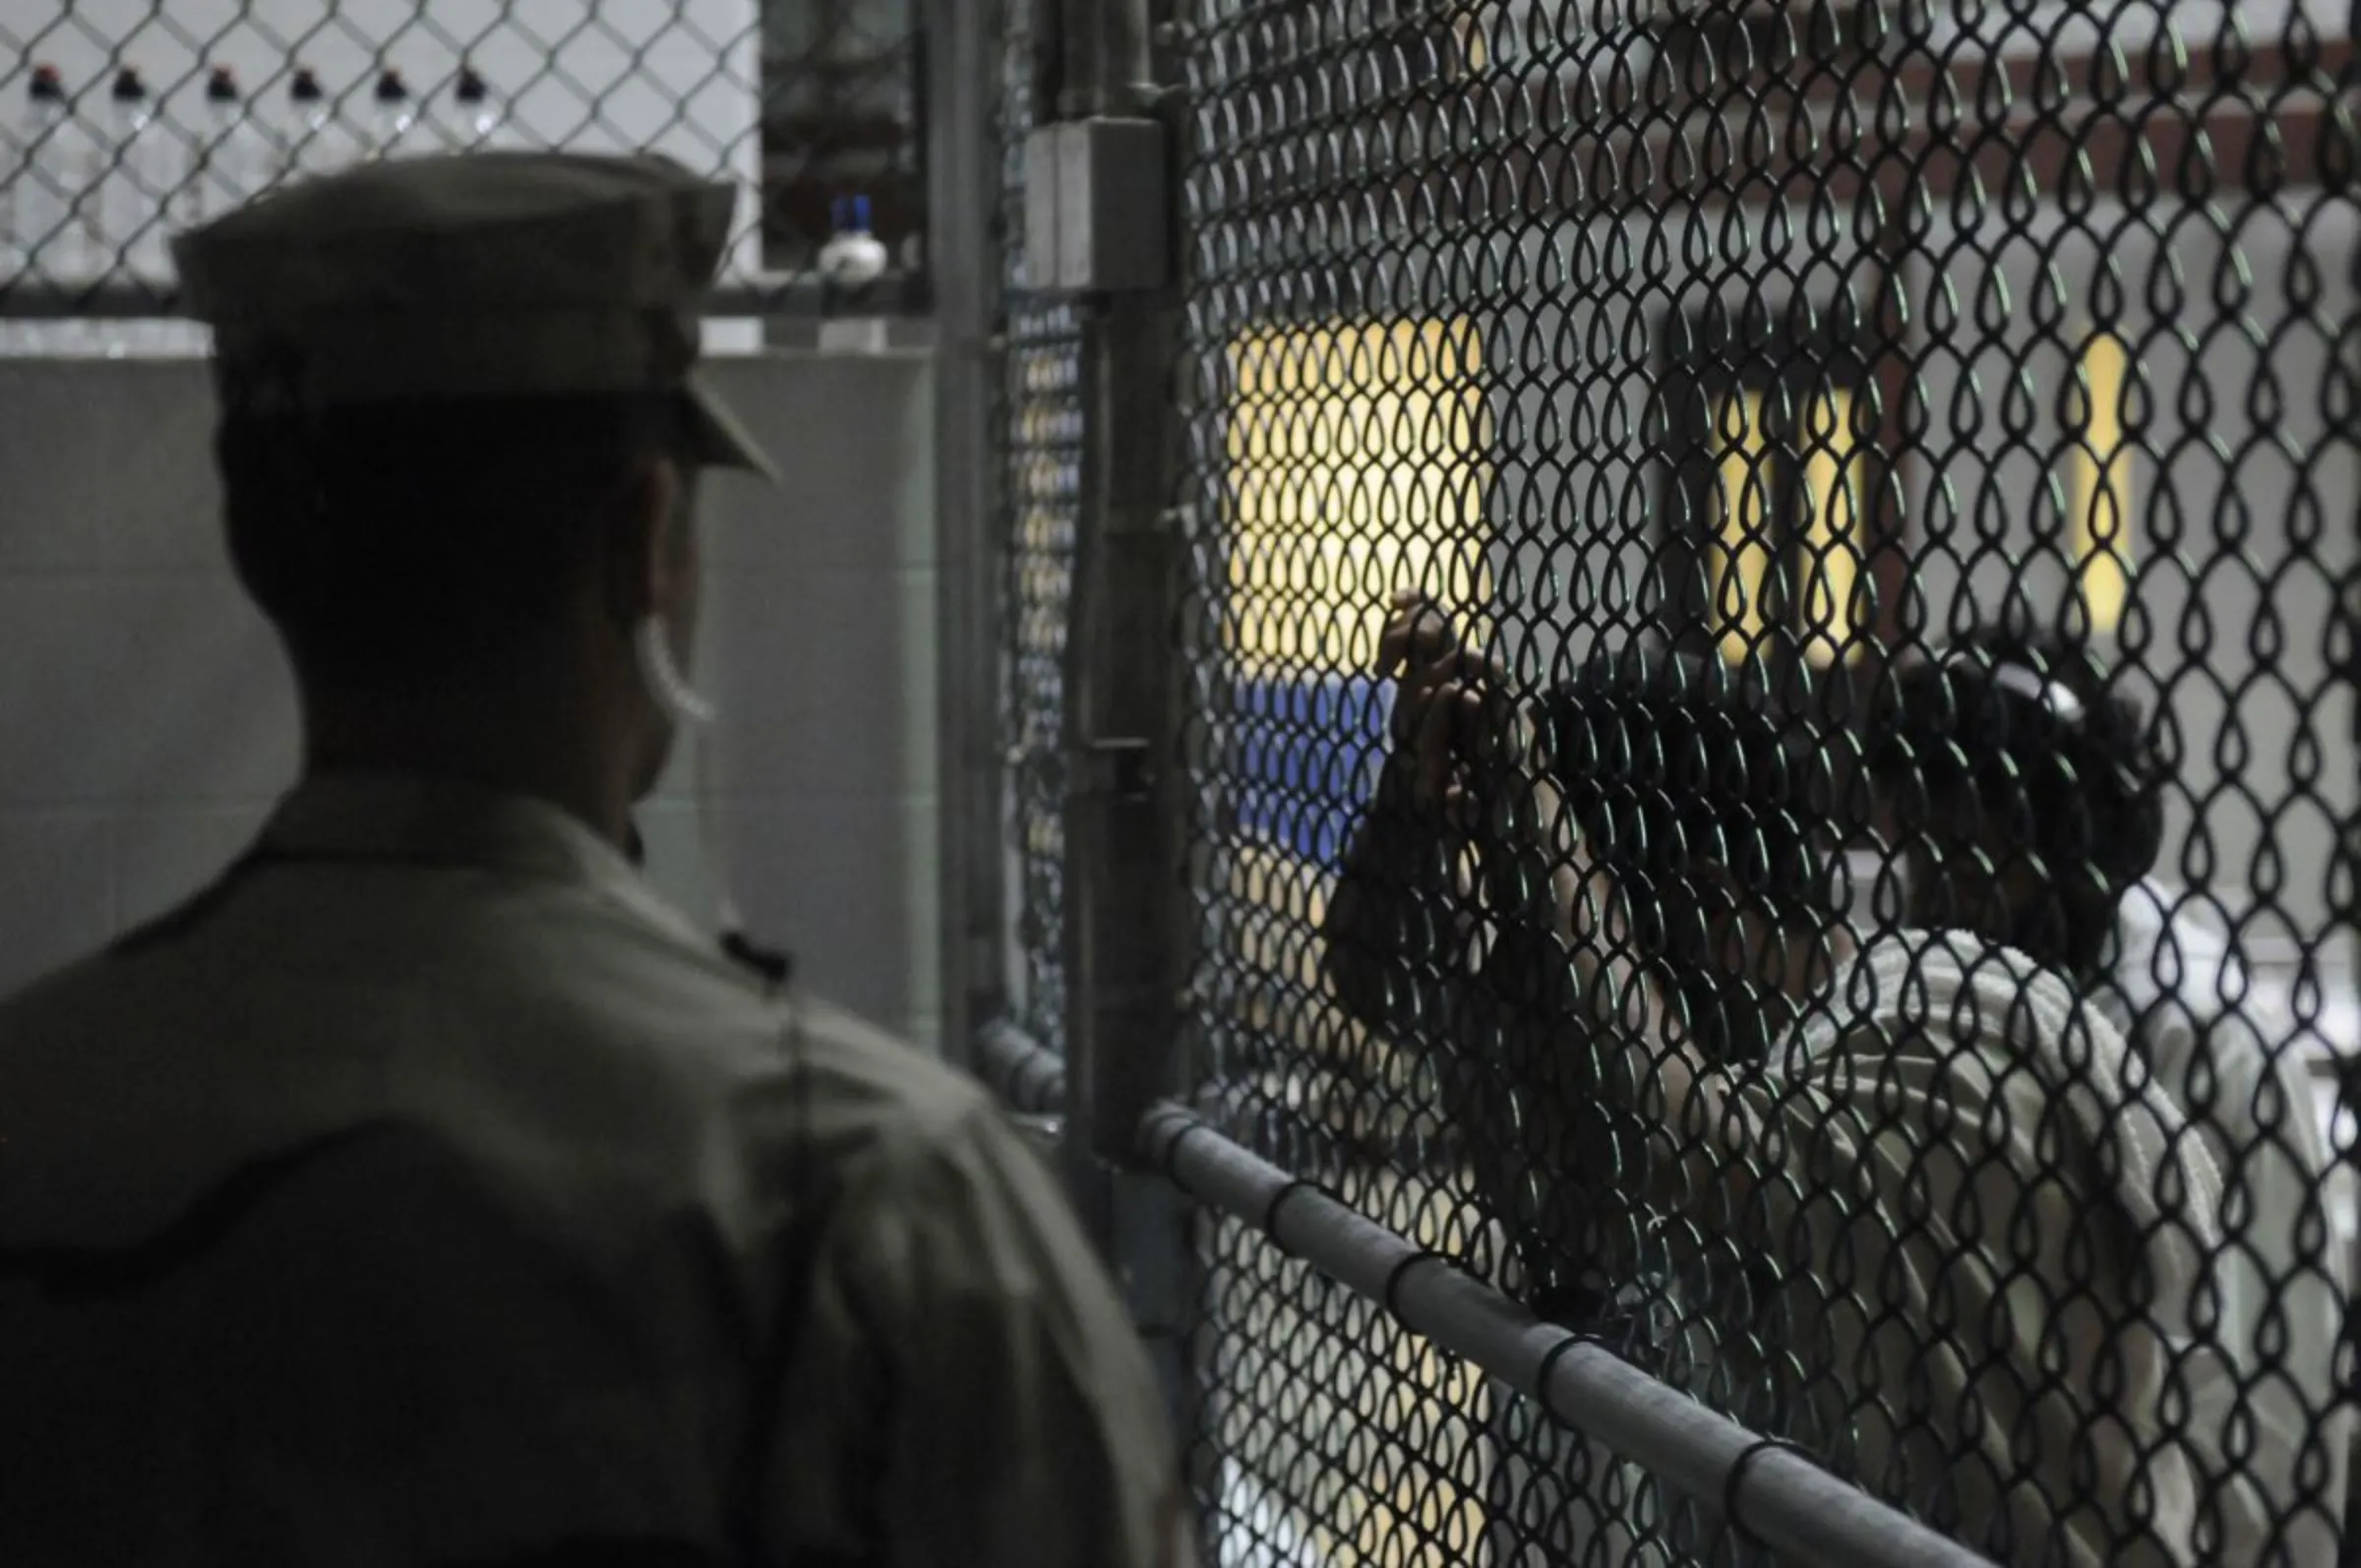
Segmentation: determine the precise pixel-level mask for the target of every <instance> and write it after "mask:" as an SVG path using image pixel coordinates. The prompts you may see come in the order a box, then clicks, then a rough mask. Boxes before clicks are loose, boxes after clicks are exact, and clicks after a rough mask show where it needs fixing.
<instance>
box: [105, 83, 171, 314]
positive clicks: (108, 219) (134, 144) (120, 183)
mask: <svg viewBox="0 0 2361 1568" xmlns="http://www.w3.org/2000/svg"><path fill="white" fill-rule="evenodd" d="M107 96H108V98H109V100H110V102H111V106H112V108H113V111H114V112H113V119H112V125H111V127H110V134H109V137H108V142H109V147H108V149H107V151H108V156H107V167H106V169H105V170H104V172H103V173H102V175H101V176H100V182H99V186H100V200H99V211H100V214H101V216H100V231H101V234H102V236H103V238H102V240H101V256H102V265H103V264H104V258H107V257H111V258H113V259H114V262H115V264H116V265H118V266H120V267H121V268H122V269H123V270H124V271H127V272H129V273H130V274H131V276H132V278H133V280H135V281H137V282H140V283H145V284H151V285H152V284H161V283H162V282H163V281H164V279H165V278H166V277H167V276H168V275H169V272H170V268H171V261H170V256H169V253H168V252H167V250H166V248H165V243H164V230H165V226H166V216H167V212H166V200H167V197H168V194H169V192H170V188H171V182H170V179H169V176H168V171H167V170H166V168H165V166H164V165H165V160H164V156H163V153H164V147H163V144H162V142H161V141H160V140H159V139H158V138H157V135H156V129H155V104H154V102H153V100H151V98H150V97H149V96H148V84H147V83H146V82H144V81H142V80H141V79H140V72H139V68H138V67H137V66H129V65H127V66H125V67H123V69H122V70H120V71H118V72H116V73H115V85H114V88H113V90H111V91H110V92H109V93H108V94H107Z"/></svg>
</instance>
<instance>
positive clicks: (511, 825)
mask: <svg viewBox="0 0 2361 1568" xmlns="http://www.w3.org/2000/svg"><path fill="white" fill-rule="evenodd" d="M256 849H257V853H258V854H259V855H260V856H262V857H263V858H265V859H270V860H291V861H306V860H309V861H348V862H378V863H384V864H389V865H411V866H442V867H459V868H467V869H471V870H478V871H487V872H495V873H506V874H511V875H517V876H529V877H536V878H544V879H548V880H552V881H559V882H568V883H573V884H575V885H576V886H582V887H586V888H588V889H590V890H592V891H594V892H596V893H598V894H600V895H603V896H604V897H606V898H608V899H611V900H613V901H615V902H618V903H621V904H624V905H626V906H628V907H630V908H631V909H632V910H634V911H635V912H636V913H638V914H639V915H640V916H642V917H643V918H646V919H649V920H652V921H654V922H656V923H657V924H659V925H661V926H663V927H664V928H665V929H666V930H667V931H668V932H670V933H671V934H672V935H676V936H679V937H681V938H682V939H684V940H686V941H689V942H691V943H692V944H694V945H696V946H698V947H700V948H701V947H702V946H704V945H705V943H704V942H703V941H702V940H701V939H700V937H699V935H698V934H697V932H696V928H695V927H693V926H692V925H691V924H690V923H689V921H688V920H687V919H686V918H685V917H684V916H682V915H681V913H680V912H679V911H678V910H675V909H674V908H672V906H671V905H669V904H667V903H665V902H664V901H663V900H662V899H661V898H659V897H657V896H656V894H655V893H654V891H653V890H652V889H650V888H649V887H648V885H647V883H646V881H645V880H644V879H643V878H642V877H641V876H640V874H639V872H638V870H637V868H636V867H634V866H633V865H632V863H631V862H630V861H629V860H627V859H626V858H625V857H624V855H623V853H622V851H620V850H618V849H617V848H616V847H615V846H614V845H612V844H610V843H608V842H607V841H606V840H605V839H604V838H602V837H600V836H599V835H598V833H596V832H595V831H593V830H592V829H591V827H590V826H589V824H587V823H585V822H583V821H582V820H581V819H580V818H579V817H576V816H575V814H573V813H571V812H568V811H566V810H565V809H563V808H562V807H559V806H556V805H554V804H552V803H550V802H548V801H543V800H538V799H536V798H534V797H532V796H529V795H519V794H514V793H511V792H508V791H504V790H495V789H488V788H486V787H484V786H482V785H477V784H467V783H462V782H459V781H457V780H452V779H433V778H421V777H409V776H401V775H393V774H361V773H343V774H330V775H327V776H323V777H318V778H312V779H307V780H305V781H304V782H303V783H301V784H299V785H297V786H296V787H295V789H294V790H292V791H291V792H290V793H289V794H288V795H287V796H286V798H285V799H284V800H282V801H281V802H280V803H279V806H278V810H277V811H276V812H274V813H273V814H272V817H271V820H270V822H269V824H268V825H266V826H265V827H264V829H263V834H262V839H261V841H260V843H259V844H258V845H257V846H256Z"/></svg>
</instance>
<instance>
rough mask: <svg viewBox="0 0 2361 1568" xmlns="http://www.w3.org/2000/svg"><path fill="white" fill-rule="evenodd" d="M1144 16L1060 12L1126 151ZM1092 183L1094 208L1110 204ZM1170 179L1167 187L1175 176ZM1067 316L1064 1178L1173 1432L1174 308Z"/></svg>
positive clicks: (1166, 166)
mask: <svg viewBox="0 0 2361 1568" xmlns="http://www.w3.org/2000/svg"><path fill="white" fill-rule="evenodd" d="M1151 21H1152V18H1151V15H1150V10H1149V0H1067V3H1066V5H1065V8H1064V17H1063V29H1064V51H1063V70H1064V84H1063V90H1062V91H1061V92H1060V94H1059V108H1060V110H1061V111H1063V113H1064V114H1066V115H1067V116H1069V117H1070V116H1075V115H1079V116H1081V117H1084V118H1087V119H1090V120H1092V121H1093V122H1094V123H1093V126H1092V128H1091V129H1092V130H1094V131H1105V132H1108V133H1111V136H1112V139H1113V140H1119V141H1120V142H1121V143H1122V145H1124V146H1126V147H1131V148H1137V147H1138V146H1140V145H1141V143H1140V139H1139V138H1138V137H1137V136H1136V135H1133V134H1131V133H1135V132H1138V131H1139V130H1141V129H1142V124H1141V122H1143V121H1145V120H1146V119H1148V118H1149V117H1151V116H1152V115H1153V114H1154V112H1155V110H1156V108H1157V105H1158V101H1159V99H1158V94H1157V91H1156V89H1155V87H1154V84H1153V81H1152V76H1153V60H1152V58H1151V54H1150V38H1151V32H1150V23H1151ZM1160 145H1161V146H1162V147H1163V148H1164V149H1165V151H1164V152H1163V154H1162V157H1161V161H1160V163H1159V166H1158V167H1156V168H1154V169H1150V170H1142V171H1140V172H1141V173H1142V174H1143V176H1144V175H1147V174H1164V175H1167V176H1169V174H1170V172H1171V167H1170V165H1171V155H1170V148H1171V147H1172V145H1173V139H1172V138H1171V137H1170V136H1169V135H1168V136H1166V137H1164V138H1163V139H1161V144H1160ZM1085 185H1086V186H1087V188H1088V190H1089V192H1090V195H1091V198H1092V199H1093V200H1096V199H1099V198H1101V197H1104V196H1106V195H1107V194H1109V193H1108V191H1107V190H1106V188H1105V187H1104V186H1102V185H1099V184H1097V183H1095V182H1088V181H1086V182H1085ZM1163 185H1164V189H1165V190H1166V191H1167V192H1168V193H1169V191H1170V189H1171V184H1170V180H1169V177H1168V178H1167V179H1166V180H1165V181H1164V182H1163ZM1071 194H1072V193H1070V192H1067V191H1065V190H1062V189H1061V191H1060V193H1059V202H1060V204H1061V210H1060V213H1059V217H1060V221H1078V222H1080V223H1081V225H1082V226H1083V227H1085V228H1093V227H1094V224H1096V221H1097V220H1098V219H1100V218H1103V217H1105V216H1106V215H1107V214H1106V213H1105V212H1102V211H1096V210H1094V211H1092V212H1091V213H1090V214H1088V215H1082V214H1078V213H1077V212H1076V211H1073V210H1071V209H1065V208H1063V207H1062V204H1063V203H1064V202H1065V201H1066V200H1067V198H1068V196H1069V195H1071ZM1168 211H1169V210H1168ZM1107 237H1108V236H1107V235H1106V234H1105V232H1104V231H1103V227H1100V228H1098V229H1097V231H1096V232H1094V239H1096V240H1105V239H1106V238H1107ZM1088 250H1089V254H1090V255H1091V256H1092V257H1093V258H1098V257H1101V256H1103V255H1106V254H1108V252H1107V250H1106V248H1105V247H1104V246H1102V245H1100V244H1096V243H1094V244H1092V245H1091V246H1089V247H1088ZM1162 271H1165V272H1166V273H1168V274H1169V271H1170V268H1169V266H1167V267H1165V268H1163V269H1162ZM1125 275H1129V274H1128V273H1127V272H1126V274H1125ZM1076 309H1077V311H1078V313H1079V315H1080V317H1081V321H1082V333H1083V335H1082V393H1083V407H1084V410H1085V431H1084V438H1083V459H1082V475H1081V510H1080V516H1079V518H1078V520H1077V525H1076V529H1075V561H1074V585H1073V595H1072V601H1071V604H1070V606H1069V610H1068V621H1067V640H1066V689H1065V704H1066V705H1065V715H1064V717H1065V746H1066V752H1067V757H1068V767H1067V776H1068V778H1069V779H1070V780H1071V781H1072V783H1071V786H1070V790H1071V793H1070V794H1069V797H1068V799H1067V802H1066V808H1065V845H1066V848H1065V878H1064V879H1065V932H1064V936H1065V952H1066V995H1067V999H1066V1020H1065V1037H1066V1038H1065V1048H1066V1073H1067V1084H1068V1093H1067V1124H1066V1143H1065V1157H1066V1158H1065V1174H1066V1177H1067V1181H1068V1185H1069V1187H1070V1189H1071V1191H1072V1192H1073V1194H1074V1200H1075V1203H1076V1205H1077V1207H1078V1208H1079V1209H1080V1210H1081V1213H1082V1218H1083V1221H1084V1223H1085V1224H1086V1225H1087V1226H1088V1227H1089V1228H1090V1230H1091V1232H1092V1234H1093V1235H1094V1236H1097V1237H1098V1238H1099V1240H1100V1242H1101V1244H1102V1245H1103V1246H1104V1247H1105V1249H1106V1252H1107V1255H1108V1258H1109V1261H1110V1262H1111V1263H1112V1264H1113V1266H1114V1268H1115V1270H1116V1273H1117V1276H1118V1279H1119V1282H1120V1284H1121V1286H1122V1288H1123V1292H1124V1296H1125V1298H1126V1300H1127V1302H1128V1304H1129V1306H1130V1308H1131V1312H1132V1317H1133V1321H1134V1322H1135V1323H1136V1324H1137V1325H1138V1327H1139V1330H1140V1333H1141V1335H1142V1338H1143V1339H1144V1340H1145V1342H1146V1344H1147V1347H1148V1350H1149V1353H1150V1356H1151V1357H1152V1358H1153V1359H1154V1360H1155V1362H1156V1363H1157V1367H1158V1371H1159V1374H1160V1376H1161V1377H1162V1378H1163V1379H1164V1381H1165V1384H1166V1389H1167V1393H1168V1396H1169V1397H1170V1398H1171V1400H1172V1401H1173V1404H1174V1409H1175V1414H1176V1417H1177V1419H1178V1421H1179V1422H1180V1424H1181V1429H1182V1430H1183V1431H1184V1432H1185V1431H1188V1430H1190V1429H1191V1427H1192V1425H1193V1422H1192V1421H1191V1418H1190V1409H1189V1405H1190V1389H1191V1386H1192V1385H1191V1380H1190V1379H1189V1377H1188V1375H1187V1364H1186V1359H1185V1353H1184V1345H1183V1340H1182V1336H1183V1334H1184V1331H1185V1327H1186V1321H1187V1305H1188V1302H1189V1299H1190V1281H1189V1261H1190V1251H1189V1247H1188V1233H1187V1223H1188V1222H1187V1213H1188V1211H1187V1206H1186V1204H1185V1202H1184V1201H1183V1200H1181V1198H1180V1195H1179V1194H1178V1193H1176V1192H1175V1190H1174V1189H1173V1188H1172V1187H1171V1185H1170V1184H1169V1183H1167V1182H1165V1181H1164V1180H1163V1179H1162V1178H1161V1177H1160V1176H1154V1175H1149V1174H1144V1173H1142V1172H1140V1171H1139V1170H1138V1169H1137V1168H1138V1167H1139V1166H1140V1164H1141V1160H1140V1155H1139V1152H1138V1151H1139V1127H1140V1124H1141V1121H1142V1118H1143V1117H1144V1116H1145V1115H1146V1113H1147V1111H1148V1109H1149V1108H1150V1107H1151V1106H1152V1105H1153V1104H1155V1102H1156V1101H1157V1100H1158V1098H1159V1097H1161V1096H1162V1095H1164V1094H1166V1093H1168V1092H1170V1090H1171V1089H1172V1088H1173V1087H1174V1086H1173V1084H1172V1082H1171V1079H1172V1075H1173V1071H1174V1065H1175V1055H1176V1048H1177V1045H1178V1041H1179V1038H1180V1030H1181V1015H1180V1009H1179V1002H1178V995H1179V988H1180V984H1181V978H1182V975H1183V973H1184V967H1183V954H1184V950H1185V948H1184V938H1185V934H1186V932H1187V930H1188V926H1187V923H1186V920H1185V911H1186V903H1185V893H1184V890H1183V888H1182V885H1181V878H1180V875H1179V871H1180V855H1179V836H1178V825H1179V823H1180V822H1181V820H1183V813H1182V810H1181V806H1182V796H1181V789H1182V784H1181V766H1180V756H1179V734H1180V725H1179V722H1178V707H1177V697H1178V694H1179V690H1180V686H1179V676H1178V668H1177V665H1176V662H1175V649H1174V640H1173V634H1172V633H1173V626H1174V617H1175V614H1176V604H1177V595H1178V592H1179V587H1180V583H1181V539H1180V536H1179V532H1178V530H1177V529H1175V528H1173V527H1172V526H1170V525H1169V509H1170V502H1171V495H1172V476H1173V472H1174V462H1173V459H1174V454H1175V438H1176V427H1175V423H1174V416H1173V400H1172V388H1173V377H1174V363H1173V355H1174V351H1175V345H1176V343H1177V341H1178V334H1177V332H1176V327H1177V323H1178V311H1177V307H1176V295H1175V293H1174V291H1173V290H1172V289H1170V288H1169V287H1166V288H1151V287H1140V288H1130V287H1125V286H1120V285H1118V286H1116V287H1113V288H1109V289H1106V290H1104V291H1101V292H1085V293H1083V294H1081V295H1080V296H1079V297H1078V298H1077V300H1076ZM1126 1166H1129V1167H1132V1168H1134V1169H1133V1170H1132V1171H1130V1172H1125V1171H1123V1170H1121V1169H1120V1168H1122V1167H1126Z"/></svg>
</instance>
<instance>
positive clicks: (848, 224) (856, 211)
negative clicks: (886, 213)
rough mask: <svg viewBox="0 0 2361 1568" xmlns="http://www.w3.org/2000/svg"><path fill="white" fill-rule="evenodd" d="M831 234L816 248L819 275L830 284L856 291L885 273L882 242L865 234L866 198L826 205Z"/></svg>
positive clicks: (867, 211) (841, 198)
mask: <svg viewBox="0 0 2361 1568" xmlns="http://www.w3.org/2000/svg"><path fill="white" fill-rule="evenodd" d="M828 220H829V222H830V223H831V224H832V225H833V226H834V228H835V232H834V233H832V234H830V235H829V236H828V242H827V243H826V244H825V245H822V246H821V247H820V248H819V274H820V276H822V277H824V278H826V279H827V280H828V281H829V282H831V283H839V284H842V285H844V286H845V287H848V288H858V287H859V286H861V285H862V284H863V283H870V282H875V281H876V280H877V279H878V277H880V276H882V275H883V274H884V271H885V264H886V261H887V257H886V254H885V245H884V242H883V241H881V240H879V239H878V237H877V236H876V235H875V234H872V233H871V232H870V231H869V198H868V197H866V196H840V197H838V198H837V199H836V200H835V201H833V202H831V203H829V204H828Z"/></svg>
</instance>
